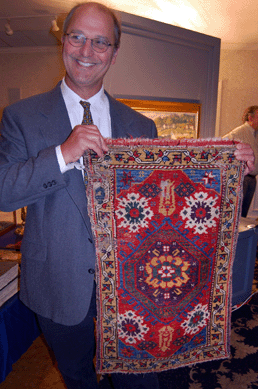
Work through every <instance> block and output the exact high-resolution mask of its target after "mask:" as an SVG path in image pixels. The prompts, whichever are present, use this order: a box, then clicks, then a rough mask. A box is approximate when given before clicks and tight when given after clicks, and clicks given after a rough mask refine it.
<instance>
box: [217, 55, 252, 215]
mask: <svg viewBox="0 0 258 389" xmlns="http://www.w3.org/2000/svg"><path fill="white" fill-rule="evenodd" d="M219 83H220V87H221V88H219V89H221V93H219V96H218V102H219V104H218V113H217V125H216V128H217V132H218V133H217V135H218V136H223V135H225V134H226V133H227V132H229V131H231V130H232V129H233V128H235V127H237V126H240V125H241V124H242V116H243V113H244V110H245V109H246V108H247V107H248V106H250V105H258V87H257V85H258V52H257V51H256V50H253V51H252V50H249V51H245V50H221V57H220V73H219ZM247 216H248V217H251V218H257V217H258V188H257V189H256V193H255V195H254V199H253V202H252V204H251V206H250V209H249V212H248V215H247Z"/></svg>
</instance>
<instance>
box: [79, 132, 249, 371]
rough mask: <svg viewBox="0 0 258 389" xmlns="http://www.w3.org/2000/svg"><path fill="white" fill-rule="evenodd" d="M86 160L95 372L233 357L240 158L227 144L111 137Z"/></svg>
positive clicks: (150, 368) (151, 368)
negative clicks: (94, 291) (93, 253)
mask: <svg viewBox="0 0 258 389" xmlns="http://www.w3.org/2000/svg"><path fill="white" fill-rule="evenodd" d="M108 145H109V151H108V153H107V154H106V155H105V157H104V158H98V157H97V155H96V154H95V153H94V152H92V153H88V154H87V155H86V156H85V159H84V163H85V166H86V172H87V175H88V185H87V190H86V191H87V197H88V202H89V207H88V208H89V210H90V218H91V223H92V228H93V233H94V237H95V243H96V256H97V269H96V280H97V285H98V287H97V305H98V307H97V308H98V322H97V371H98V372H99V373H103V374H104V373H112V372H124V373H132V372H133V373H141V372H143V373H145V372H150V371H164V370H169V369H175V368H177V367H182V366H187V365H192V364H196V363H199V362H205V361H211V360H217V359H222V358H228V357H229V355H230V347H229V343H230V324H231V289H232V288H231V273H232V264H233V260H234V254H235V248H236V242H237V234H238V222H239V213H240V209H241V203H242V181H243V175H244V163H242V162H239V161H237V160H236V159H235V157H234V150H235V147H236V146H235V144H234V143H233V142H231V141H227V140H181V141H167V140H160V139H155V140H149V139H136V140H135V139H134V140H125V139H118V140H109V141H108Z"/></svg>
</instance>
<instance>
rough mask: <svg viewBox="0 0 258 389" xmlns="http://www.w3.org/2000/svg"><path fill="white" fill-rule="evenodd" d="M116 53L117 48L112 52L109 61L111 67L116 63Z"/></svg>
mask: <svg viewBox="0 0 258 389" xmlns="http://www.w3.org/2000/svg"><path fill="white" fill-rule="evenodd" d="M118 51H119V47H118V48H115V50H114V52H113V57H112V61H111V64H112V65H114V64H115V63H116V57H117V54H118Z"/></svg>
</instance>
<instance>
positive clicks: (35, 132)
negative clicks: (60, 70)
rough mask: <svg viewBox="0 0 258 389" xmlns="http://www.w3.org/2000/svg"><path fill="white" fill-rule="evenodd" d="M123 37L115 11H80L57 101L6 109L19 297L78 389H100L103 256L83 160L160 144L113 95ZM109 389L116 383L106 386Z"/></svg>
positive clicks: (69, 30) (86, 7) (96, 7)
mask: <svg viewBox="0 0 258 389" xmlns="http://www.w3.org/2000/svg"><path fill="white" fill-rule="evenodd" d="M120 35H121V28H120V24H119V22H118V20H117V18H116V16H115V14H114V13H113V12H112V11H111V10H110V9H108V8H107V7H105V6H103V5H101V4H98V3H83V4H81V5H79V6H76V7H74V8H73V9H72V10H71V12H70V13H69V14H68V16H67V19H66V20H65V23H64V31H63V38H62V43H63V61H64V65H65V68H66V75H65V77H64V79H63V80H62V81H61V82H60V83H59V84H58V85H57V86H56V88H55V89H53V90H52V91H50V92H48V93H45V94H41V95H38V96H33V97H31V98H29V99H26V100H22V101H20V102H18V103H16V104H14V105H12V106H10V107H7V108H6V109H5V111H4V114H3V119H2V123H1V129H0V133H1V142H0V193H1V196H0V209H2V210H8V211H9V210H13V209H18V208H21V207H25V206H27V219H26V226H25V232H24V237H23V242H22V248H21V250H22V265H21V292H20V298H21V300H22V301H23V302H24V303H25V304H26V305H27V306H28V307H30V308H31V309H32V310H33V311H34V312H35V313H36V314H37V316H38V319H39V323H40V325H41V328H42V331H43V333H44V335H45V338H46V340H47V342H48V344H49V346H50V347H51V348H52V349H53V351H54V353H55V356H56V359H57V362H58V366H59V369H60V371H61V373H62V375H63V378H64V380H65V383H66V385H67V388H69V389H77V388H78V389H79V388H83V389H86V388H89V389H91V388H93V389H95V388H98V387H99V385H98V383H97V377H96V373H95V370H94V365H93V358H94V354H95V339H94V321H93V319H94V317H96V291H95V288H96V286H95V281H94V273H95V247H94V241H93V237H92V233H91V225H90V221H89V216H88V210H87V199H86V194H85V186H84V182H83V175H82V172H81V169H82V166H81V163H82V160H81V159H82V155H83V154H84V152H85V150H88V149H93V150H94V151H96V153H97V154H98V155H103V153H105V152H106V151H107V146H106V142H105V138H106V137H114V138H120V137H123V138H125V137H130V138H131V137H147V138H153V137H156V136H157V131H156V127H155V124H154V122H153V121H152V120H149V119H147V118H146V117H144V116H142V115H140V114H139V113H137V112H135V111H133V110H132V109H131V108H129V107H127V106H125V105H123V104H121V103H119V102H117V101H116V100H115V99H113V98H112V97H111V96H109V95H108V94H107V93H106V91H104V88H103V78H104V76H105V74H106V72H107V71H108V69H109V68H110V66H111V65H113V64H114V63H115V61H116V57H117V54H118V50H119V45H120ZM89 107H90V108H89ZM82 122H83V124H82ZM112 382H113V383H112V385H113V387H115V388H117V389H126V388H128V389H132V388H135V389H136V388H148V389H151V388H152V389H158V387H159V384H158V379H157V376H156V374H145V375H127V374H126V375H125V374H113V375H112ZM108 385H109V381H108V379H107V377H105V379H104V380H101V381H100V386H101V387H102V388H108V387H109V386H108Z"/></svg>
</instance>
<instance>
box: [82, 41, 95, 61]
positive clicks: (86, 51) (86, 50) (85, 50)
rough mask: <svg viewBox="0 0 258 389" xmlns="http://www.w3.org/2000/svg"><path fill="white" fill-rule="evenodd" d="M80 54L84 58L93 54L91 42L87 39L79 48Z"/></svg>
mask: <svg viewBox="0 0 258 389" xmlns="http://www.w3.org/2000/svg"><path fill="white" fill-rule="evenodd" d="M80 53H81V54H82V55H83V56H84V57H91V56H92V55H93V54H94V50H93V48H92V45H91V40H90V39H89V38H86V41H85V42H84V44H83V45H82V46H81V47H80Z"/></svg>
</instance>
